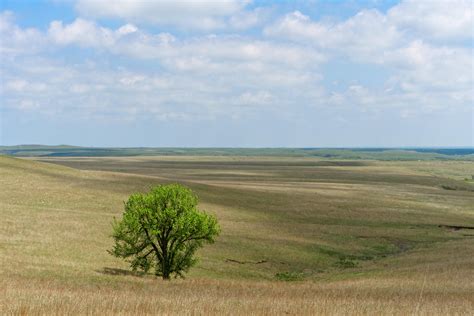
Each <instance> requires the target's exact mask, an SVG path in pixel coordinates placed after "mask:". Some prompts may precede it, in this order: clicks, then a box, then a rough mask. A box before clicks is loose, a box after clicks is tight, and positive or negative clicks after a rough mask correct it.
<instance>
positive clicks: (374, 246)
mask: <svg viewBox="0 0 474 316" xmlns="http://www.w3.org/2000/svg"><path fill="white" fill-rule="evenodd" d="M37 159H39V158H37ZM41 159H42V160H43V161H47V162H49V163H43V162H38V161H33V160H26V159H16V158H9V157H0V187H1V190H0V212H1V215H2V220H1V222H0V260H1V266H0V314H72V315H77V314H97V315H102V314H269V315H270V314H272V315H273V314H298V315H299V314H364V315H365V314H371V315H380V314H389V315H407V314H414V315H435V314H436V315H446V314H457V315H469V314H472V311H473V310H474V256H473V253H474V239H473V238H474V230H472V229H457V230H456V229H453V228H449V227H446V226H442V227H440V225H451V226H472V227H474V207H473V205H474V191H473V190H474V185H473V183H472V181H466V180H464V179H465V178H470V176H471V175H472V174H474V163H473V162H462V161H421V162H418V161H415V162H378V161H349V160H346V161H334V160H329V161H324V160H320V159H312V158H268V157H267V158H264V157H252V158H249V157H247V158H245V157H124V158H115V157H112V158H41ZM51 163H54V164H51ZM61 165H63V166H61ZM169 182H179V183H183V184H185V185H188V186H190V187H191V188H192V189H193V190H194V191H195V192H196V193H197V194H198V196H199V197H200V200H201V203H200V207H201V208H202V209H205V210H207V211H209V212H211V213H214V214H216V216H217V217H218V220H219V222H220V224H221V227H222V234H221V236H220V237H219V238H218V240H217V242H216V243H215V244H213V245H210V246H207V247H205V248H203V249H202V250H201V251H200V252H199V257H200V259H201V260H200V263H199V264H198V266H196V267H195V268H194V269H193V270H191V273H190V274H189V275H188V277H187V278H186V279H185V280H173V281H171V282H163V281H161V280H156V279H154V278H153V277H152V276H148V275H147V276H140V275H135V274H133V273H131V272H129V271H128V268H127V265H126V263H124V262H122V261H120V260H118V259H116V258H114V257H112V256H110V255H109V254H108V253H107V252H106V250H107V249H109V248H110V247H111V246H112V239H111V238H110V233H111V225H110V223H111V220H112V218H113V217H114V216H116V217H118V216H120V214H121V212H122V205H123V201H124V200H125V199H126V198H127V196H128V195H129V194H131V193H133V192H137V191H144V190H147V189H148V188H149V187H150V186H152V185H156V184H159V183H169ZM239 262H240V263H239ZM278 273H289V274H291V275H296V276H298V279H299V281H292V282H289V281H282V280H278V278H276V275H277V274H278Z"/></svg>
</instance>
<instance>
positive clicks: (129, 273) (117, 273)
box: [95, 267, 145, 278]
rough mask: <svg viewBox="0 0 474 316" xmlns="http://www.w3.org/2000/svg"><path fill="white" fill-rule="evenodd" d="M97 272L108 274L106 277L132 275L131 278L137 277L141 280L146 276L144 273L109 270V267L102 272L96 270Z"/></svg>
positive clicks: (116, 269)
mask: <svg viewBox="0 0 474 316" xmlns="http://www.w3.org/2000/svg"><path fill="white" fill-rule="evenodd" d="M95 272H97V273H101V274H106V275H131V276H135V277H139V278H142V277H144V276H145V274H144V273H143V272H136V271H130V270H125V269H118V268H109V267H104V268H102V270H95Z"/></svg>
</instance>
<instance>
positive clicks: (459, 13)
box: [388, 0, 474, 40]
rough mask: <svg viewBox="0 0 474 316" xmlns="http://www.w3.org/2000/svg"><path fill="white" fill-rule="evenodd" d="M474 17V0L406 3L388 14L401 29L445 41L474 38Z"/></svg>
mask: <svg viewBox="0 0 474 316" xmlns="http://www.w3.org/2000/svg"><path fill="white" fill-rule="evenodd" d="M473 17H474V2H473V1H472V0H450V1H440V0H438V1H417V0H405V1H403V2H402V3H400V4H399V5H397V6H395V7H393V8H391V9H390V10H389V11H388V18H389V19H390V20H391V21H392V23H393V24H395V25H397V27H399V28H400V29H407V30H412V31H416V33H417V35H418V36H421V37H426V38H434V39H443V40H458V39H472V38H473V37H474V24H473V23H474V18H473Z"/></svg>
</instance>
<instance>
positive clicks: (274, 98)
mask: <svg viewBox="0 0 474 316" xmlns="http://www.w3.org/2000/svg"><path fill="white" fill-rule="evenodd" d="M206 3H207V2H206ZM210 3H211V2H209V3H207V4H208V5H203V6H202V7H201V6H199V8H195V6H196V2H176V3H175V2H173V4H172V3H171V2H167V1H164V2H151V1H150V2H135V1H125V0H121V1H117V2H110V3H109V2H106V1H87V0H81V1H79V2H77V9H78V10H79V12H81V14H82V17H79V18H77V19H76V20H74V21H72V22H70V23H65V22H63V21H52V22H51V23H50V24H49V27H48V29H47V31H40V30H38V29H34V28H21V27H19V26H18V25H16V24H15V21H14V17H13V15H12V13H9V12H4V13H2V14H1V15H0V35H1V36H2V41H1V43H0V45H1V46H0V47H1V54H2V57H5V56H6V57H9V58H10V59H9V61H3V64H2V66H3V69H2V72H3V73H2V81H3V82H2V87H1V91H0V93H1V97H2V101H3V102H2V106H4V107H8V108H10V109H17V110H19V111H31V112H35V113H49V114H51V113H54V114H55V115H71V116H75V117H76V116H77V117H82V116H83V117H94V116H100V117H101V118H102V117H104V116H109V117H123V118H124V119H125V118H126V119H133V118H139V117H152V118H155V119H157V120H191V119H216V118H220V117H227V118H229V117H230V118H233V119H234V118H235V119H237V118H238V119H243V118H248V117H252V116H253V117H258V116H261V117H267V116H268V114H271V115H273V116H281V117H284V118H285V119H286V118H290V117H294V116H300V117H302V119H307V118H306V117H305V116H306V114H305V113H307V109H308V108H311V109H326V108H328V109H331V110H334V111H339V110H341V111H343V110H345V109H348V108H352V109H356V110H357V111H359V110H360V111H363V112H364V113H365V112H367V111H375V112H376V111H380V110H381V109H383V108H397V109H399V110H400V113H405V115H406V114H407V113H410V115H412V114H413V113H417V111H428V110H436V109H443V108H453V107H458V108H461V107H467V106H469V105H470V104H472V100H473V98H474V96H473V91H472V86H473V85H474V82H473V78H472V67H473V60H472V48H471V47H469V46H465V45H464V46H463V45H461V44H460V42H459V41H460V40H461V41H462V40H465V39H469V38H471V37H472V31H471V32H469V31H467V29H466V23H467V24H468V22H466V21H469V20H470V21H471V23H472V11H471V13H467V14H466V13H465V11H463V10H458V8H455V9H454V10H452V11H449V13H448V14H446V15H443V14H442V13H441V11H442V10H444V9H445V8H443V6H440V5H438V4H433V6H431V7H427V6H426V5H425V4H423V5H421V4H419V3H418V4H417V3H414V2H411V1H404V2H402V3H401V4H399V5H397V6H395V7H394V8H392V9H390V10H388V11H387V13H382V12H380V11H377V10H362V11H360V12H358V13H357V14H355V15H354V16H352V17H349V18H347V19H345V20H342V21H338V22H328V21H329V20H324V21H319V20H314V19H312V18H311V17H309V16H308V15H305V14H304V12H300V11H294V12H290V13H288V14H284V15H283V16H281V17H279V18H277V19H275V20H273V21H272V22H270V23H269V24H268V25H267V26H266V27H263V28H262V32H263V36H262V35H261V34H254V33H244V34H242V33H240V34H229V33H228V32H226V33H217V34H207V35H206V34H199V35H197V36H196V34H195V33H192V32H191V35H189V34H188V33H186V34H185V35H183V34H182V33H180V32H173V31H172V30H173V28H171V29H166V28H160V29H163V30H166V31H163V32H152V31H150V30H147V27H146V26H144V25H145V24H146V23H150V24H157V25H173V26H179V27H194V25H197V24H200V26H199V27H201V26H203V25H204V26H205V28H208V29H214V30H215V29H216V28H219V27H224V26H225V27H227V28H228V29H229V28H230V29H233V30H241V29H246V28H249V27H254V26H257V25H261V23H262V21H267V20H268V19H270V15H269V13H268V12H269V11H267V10H266V9H261V8H257V9H253V10H246V9H245V6H246V3H247V2H246V1H244V2H241V1H227V2H226V1H224V2H222V3H219V4H216V3H215V2H212V3H213V4H216V7H212V5H211V4H210ZM185 4H187V6H185ZM459 5H460V6H461V7H462V6H463V5H464V8H466V2H460V4H459ZM211 7H212V8H211ZM173 10H178V11H180V13H179V14H176V15H174V14H172V13H173V12H174V11H173ZM429 10H431V11H429ZM195 11H196V12H195ZM428 11H429V12H431V13H429V12H428ZM461 11H462V12H461ZM410 14H411V15H410ZM412 15H416V16H418V18H417V19H415V18H412V17H411V16H412ZM421 15H423V16H427V17H431V16H433V17H434V18H429V19H427V20H426V21H424V20H423V19H421V18H420V16H421ZM438 15H442V16H443V18H440V19H439V21H440V24H449V25H448V26H446V27H445V28H444V27H443V30H444V31H443V30H437V27H438V26H434V25H433V23H432V22H429V21H431V20H433V21H434V20H435V17H437V16H438ZM456 16H459V18H458V19H456ZM94 17H114V18H119V19H121V20H123V21H122V23H123V24H122V25H121V26H118V27H116V28H111V27H105V26H103V25H101V23H100V22H99V21H96V20H93V18H94ZM140 19H142V20H140ZM206 20H208V21H210V22H209V24H206V23H204V24H202V21H206ZM455 20H456V21H455ZM142 21H145V22H146V23H143V22H142ZM206 25H207V26H206ZM197 27H198V26H197ZM231 33H232V32H231ZM85 48H86V49H87V52H88V54H87V56H88V57H84V56H82V57H81V52H82V50H84V49H85ZM64 49H67V50H75V51H76V52H77V56H79V57H77V56H76V59H74V62H73V63H71V62H68V61H61V60H63V59H61V58H59V59H58V60H56V59H57V58H56V57H57V56H61V55H62V54H63V52H64ZM18 60H20V62H18ZM341 60H342V61H344V62H346V63H348V64H349V65H355V64H361V65H377V67H380V69H382V71H383V72H387V73H388V75H387V76H386V78H383V79H381V80H383V82H380V83H378V84H377V85H370V84H365V83H364V82H361V81H363V79H364V77H367V76H370V74H369V75H366V74H364V73H356V74H354V73H352V74H348V75H347V76H348V78H349V77H350V76H352V78H351V79H352V80H348V81H347V82H346V83H345V84H344V85H342V86H337V87H333V86H328V84H327V82H325V80H326V77H331V72H332V71H333V69H335V67H337V66H334V65H333V63H337V62H339V61H341ZM143 65H146V66H143ZM361 69H362V68H361ZM363 69H365V68H364V67H363ZM359 79H361V80H359Z"/></svg>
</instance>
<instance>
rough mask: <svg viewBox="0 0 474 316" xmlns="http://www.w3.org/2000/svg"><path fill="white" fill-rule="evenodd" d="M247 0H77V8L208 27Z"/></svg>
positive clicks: (90, 13)
mask: <svg viewBox="0 0 474 316" xmlns="http://www.w3.org/2000/svg"><path fill="white" fill-rule="evenodd" d="M248 3H249V1H247V0H219V1H215V0H184V1H181V0H180V1H174V0H161V1H147V0H115V1H96V0H78V1H77V3H76V9H77V11H78V12H79V13H80V14H81V15H83V16H85V17H92V18H101V17H106V18H118V19H122V20H125V21H130V22H134V23H142V24H143V23H148V24H156V25H165V26H177V27H183V28H193V29H196V28H197V29H203V30H211V29H216V28H221V27H224V26H225V25H226V23H227V19H228V18H229V17H231V16H233V15H234V14H239V13H240V12H241V11H242V10H243V9H244V7H245V6H246V5H247V4H248Z"/></svg>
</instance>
